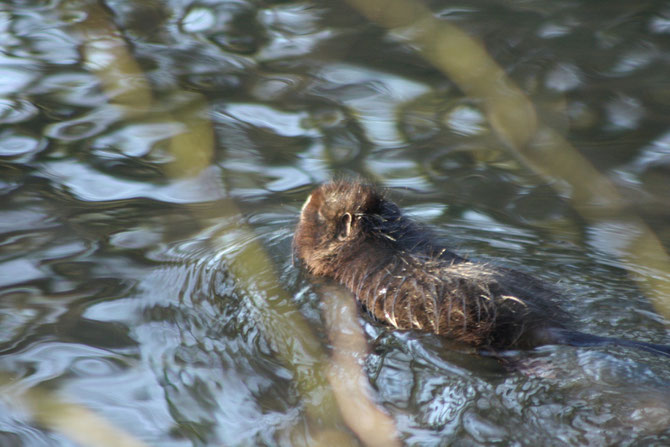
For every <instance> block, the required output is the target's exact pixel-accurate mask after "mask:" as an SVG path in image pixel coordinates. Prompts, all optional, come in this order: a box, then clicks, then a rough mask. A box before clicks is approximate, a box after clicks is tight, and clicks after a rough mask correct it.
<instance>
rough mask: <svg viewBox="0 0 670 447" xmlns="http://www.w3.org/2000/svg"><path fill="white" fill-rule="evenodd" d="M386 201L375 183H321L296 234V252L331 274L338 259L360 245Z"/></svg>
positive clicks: (321, 271)
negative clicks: (373, 185) (374, 185)
mask: <svg viewBox="0 0 670 447" xmlns="http://www.w3.org/2000/svg"><path fill="white" fill-rule="evenodd" d="M387 203H389V202H386V201H385V200H384V199H383V197H382V195H381V194H380V193H379V192H377V191H376V190H375V189H374V188H373V187H372V186H370V185H367V184H365V183H361V182H358V181H343V180H341V181H333V182H330V183H326V184H324V185H321V186H320V187H318V188H317V189H315V190H314V191H313V192H312V194H310V196H309V197H308V198H307V200H306V201H305V203H304V205H303V206H302V210H301V212H300V222H299V223H298V227H297V229H296V232H295V235H294V238H293V250H294V254H295V255H297V256H298V258H299V259H300V260H301V261H302V262H304V263H305V265H306V266H307V268H308V269H309V270H310V271H311V272H312V273H314V274H317V275H329V274H331V273H332V270H333V269H334V268H335V267H336V264H337V263H338V262H342V261H343V260H344V259H345V258H346V257H347V255H348V254H349V253H352V252H355V251H356V250H358V249H360V244H362V243H363V242H364V241H365V240H366V238H368V237H369V233H370V230H371V226H370V223H371V222H372V221H374V220H379V219H380V218H381V217H380V216H381V214H382V213H383V211H384V208H385V206H386V204H387Z"/></svg>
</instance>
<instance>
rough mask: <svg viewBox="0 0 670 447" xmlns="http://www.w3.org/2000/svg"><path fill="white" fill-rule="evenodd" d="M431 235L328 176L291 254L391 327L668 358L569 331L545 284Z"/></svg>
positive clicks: (487, 344) (373, 195) (483, 342)
mask: <svg viewBox="0 0 670 447" xmlns="http://www.w3.org/2000/svg"><path fill="white" fill-rule="evenodd" d="M434 240H435V238H434V237H433V236H432V235H431V234H430V232H429V231H428V230H427V229H426V228H424V227H422V226H420V225H418V224H416V223H414V222H413V221H412V220H411V219H409V218H407V217H405V216H404V215H403V214H402V212H401V211H400V209H399V208H398V206H397V205H396V204H395V203H393V202H391V201H390V200H388V199H386V198H385V197H384V196H383V194H381V193H380V192H378V191H377V190H376V189H375V188H374V187H373V186H371V185H368V184H365V183H362V182H358V181H333V182H331V183H327V184H324V185H322V186H320V187H319V188H317V189H316V190H314V191H313V192H312V194H311V195H310V196H309V197H308V198H307V200H306V201H305V204H304V205H303V207H302V211H301V214H300V222H299V224H298V227H297V229H296V231H295V235H294V238H293V251H294V254H295V256H296V257H297V258H298V259H299V260H300V261H301V262H302V263H303V264H304V265H305V266H306V268H307V270H308V271H309V272H311V273H312V274H314V275H317V276H323V277H328V278H332V279H334V280H336V281H337V282H339V283H341V284H342V285H344V286H345V287H347V288H348V289H349V290H350V291H351V292H352V293H353V294H354V296H355V297H356V299H357V300H358V302H359V303H360V304H361V305H362V307H363V308H364V309H365V310H366V311H367V312H368V313H369V314H370V315H371V316H372V317H373V318H374V319H376V320H378V321H380V322H382V323H385V324H387V325H390V326H392V327H394V328H397V329H402V330H419V331H426V332H433V333H435V334H439V335H442V336H444V337H447V338H449V339H453V340H457V341H461V342H465V343H468V344H470V345H473V346H475V347H477V348H482V349H487V350H493V351H497V350H500V349H510V348H520V349H528V348H532V347H535V346H538V345H545V344H567V345H573V346H594V345H605V344H618V345H623V346H632V347H637V348H640V349H644V350H646V351H650V352H654V353H657V354H662V355H667V356H670V346H663V345H656V344H651V343H644V342H637V341H628V340H619V339H613V338H607V337H599V336H595V335H590V334H585V333H581V332H577V331H574V330H572V329H571V328H570V318H569V316H568V315H567V314H566V313H565V312H564V311H563V310H561V307H560V305H559V303H558V299H559V296H558V294H557V293H556V292H555V291H554V290H553V289H552V288H551V287H549V286H548V285H546V284H545V283H544V282H542V281H540V280H538V279H535V278H533V277H532V276H530V275H528V274H525V273H521V272H518V271H515V270H512V269H508V268H504V267H498V266H495V265H492V264H489V263H477V262H472V261H469V260H468V259H465V258H462V257H460V256H458V255H457V254H455V253H453V252H451V251H450V250H448V249H447V248H446V247H443V246H442V245H440V244H438V243H436V242H434Z"/></svg>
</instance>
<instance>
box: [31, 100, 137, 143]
mask: <svg viewBox="0 0 670 447" xmlns="http://www.w3.org/2000/svg"><path fill="white" fill-rule="evenodd" d="M123 116H124V111H123V109H122V108H120V107H117V106H113V105H106V106H105V107H103V108H100V109H97V110H94V111H93V112H91V113H87V114H85V115H84V116H80V117H79V118H75V119H72V120H68V121H61V122H59V123H55V124H51V125H49V126H47V128H46V129H45V132H44V133H45V134H46V135H47V136H49V137H51V138H54V139H56V140H61V141H77V140H83V139H86V138H90V137H92V136H94V135H98V134H100V133H102V132H103V131H105V130H106V129H107V128H108V127H109V126H110V125H111V124H112V123H114V122H116V121H118V120H120V119H121V118H122V117H123Z"/></svg>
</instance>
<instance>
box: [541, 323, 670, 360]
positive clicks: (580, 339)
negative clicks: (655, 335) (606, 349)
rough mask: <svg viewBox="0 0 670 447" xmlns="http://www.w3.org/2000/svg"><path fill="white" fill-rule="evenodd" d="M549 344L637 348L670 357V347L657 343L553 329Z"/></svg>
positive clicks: (549, 330)
mask: <svg viewBox="0 0 670 447" xmlns="http://www.w3.org/2000/svg"><path fill="white" fill-rule="evenodd" d="M547 331H548V332H549V334H546V335H549V337H547V338H548V340H547V342H548V343H547V344H551V343H552V342H553V343H556V344H562V345H568V346H576V347H585V346H624V347H626V348H635V349H640V350H642V351H646V352H651V353H652V354H656V355H662V356H665V357H670V346H669V345H659V344H656V343H647V342H644V341H635V340H626V339H623V338H613V337H601V336H599V335H592V334H587V333H584V332H577V331H570V330H567V329H559V328H551V329H548V330H547Z"/></svg>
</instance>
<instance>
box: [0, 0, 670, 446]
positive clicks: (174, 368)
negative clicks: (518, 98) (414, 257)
mask: <svg viewBox="0 0 670 447" xmlns="http://www.w3.org/2000/svg"><path fill="white" fill-rule="evenodd" d="M430 7H431V9H432V11H433V12H434V15H435V17H438V18H439V19H440V20H442V21H444V22H445V23H450V24H453V25H456V26H458V27H460V28H461V29H462V30H464V31H466V32H467V33H469V34H470V35H472V36H475V37H477V38H479V39H481V40H482V41H483V42H484V44H485V46H486V49H487V51H488V54H489V55H490V56H491V57H492V58H494V59H495V60H496V61H497V62H498V63H499V64H500V65H501V66H502V67H503V68H504V70H505V71H506V73H507V74H508V75H509V76H510V77H511V78H512V79H513V80H514V81H515V82H516V83H517V84H518V85H519V86H520V88H521V89H522V91H523V92H524V93H525V94H527V95H528V96H529V97H530V98H531V99H532V101H533V102H534V103H535V104H536V107H537V110H538V113H539V117H540V119H541V120H542V121H543V122H544V123H546V124H547V125H549V126H551V127H553V128H554V129H556V130H558V131H559V132H560V133H561V134H562V135H563V136H564V137H565V138H566V140H568V141H569V142H570V143H571V144H572V145H573V146H575V147H576V148H577V149H578V150H579V151H580V152H581V153H582V154H583V155H584V156H585V158H586V160H588V162H590V163H593V165H594V166H595V167H596V168H597V169H598V170H599V171H600V172H601V173H603V174H604V175H605V176H606V177H607V178H609V179H610V180H611V181H612V182H614V184H616V185H617V188H618V190H619V193H620V194H621V195H622V197H624V199H625V201H626V203H627V204H628V205H629V206H630V207H631V208H629V210H628V212H629V213H635V214H638V215H639V216H641V217H642V218H643V219H644V221H645V222H646V223H647V224H648V225H649V227H650V228H651V229H652V230H653V231H654V232H655V233H656V235H657V236H658V238H659V240H660V241H661V243H662V244H665V246H666V247H667V246H668V245H670V225H668V222H670V201H669V199H668V197H669V196H670V58H669V57H668V55H669V54H670V6H669V5H668V3H667V2H663V1H639V2H630V1H607V2H604V1H586V0H585V1H552V2H546V1H510V2H496V1H468V2H459V3H453V2H432V3H431V4H430ZM334 175H358V176H362V177H364V178H368V179H371V180H373V181H376V182H378V183H379V184H381V185H383V186H386V187H389V188H391V189H392V191H393V194H394V197H395V198H396V199H397V200H398V201H399V202H400V203H401V205H402V206H403V207H405V208H406V209H407V211H408V213H409V214H411V215H412V216H414V217H416V218H417V219H420V220H422V221H424V222H428V223H430V224H431V225H434V226H435V227H436V228H437V231H438V233H439V234H440V236H441V237H444V238H445V239H447V240H449V241H450V242H451V243H453V244H454V246H455V247H456V248H457V249H458V250H459V251H460V252H462V253H463V254H465V255H467V256H471V257H475V258H480V259H498V260H499V262H504V263H505V264H509V265H511V266H513V267H518V268H521V269H524V270H526V271H529V272H531V273H533V274H535V275H538V276H541V277H543V278H544V279H546V280H547V281H549V282H554V283H558V285H559V287H560V288H562V289H563V290H564V291H565V295H566V305H565V307H566V309H567V310H568V311H570V312H571V313H573V314H574V315H575V316H576V319H577V322H578V324H579V325H580V326H581V327H583V328H584V330H587V331H589V332H592V333H597V334H601V335H610V336H618V337H624V338H630V339H640V340H645V341H656V342H660V343H666V344H667V343H670V334H669V332H668V329H669V328H670V325H669V322H668V321H667V320H665V319H664V318H663V317H662V316H659V315H658V314H657V313H656V312H655V311H654V308H653V306H652V305H651V304H650V300H649V299H648V298H649V297H648V296H646V294H645V293H643V290H641V289H639V288H638V287H637V285H636V283H635V282H634V281H633V280H632V279H631V277H630V276H628V275H627V272H628V271H640V270H643V269H645V268H646V267H647V266H644V265H639V264H636V263H635V261H633V260H628V261H627V260H626V257H625V256H623V257H622V256H620V254H621V252H622V246H623V245H625V243H626V241H628V240H629V238H630V237H631V232H630V229H631V227H630V226H628V225H627V224H626V220H625V219H623V218H621V216H615V217H611V218H608V219H601V220H598V221H593V220H590V219H585V218H583V217H582V216H581V215H580V214H579V213H578V212H576V211H574V209H573V207H572V206H571V193H570V191H565V190H562V189H560V188H559V189H556V188H554V187H553V186H555V185H554V184H555V183H556V182H558V180H556V179H548V178H546V177H542V176H540V175H539V174H537V173H536V172H535V171H534V170H533V169H531V168H530V167H528V166H527V165H525V164H524V163H522V162H520V161H519V159H518V158H517V157H515V156H514V155H512V153H511V152H510V151H509V150H506V149H505V145H504V144H503V143H501V141H500V139H499V138H498V137H497V135H496V133H495V132H494V130H493V129H492V128H491V126H490V125H489V123H488V121H487V119H486V115H485V113H484V111H483V109H482V104H481V102H480V101H479V100H477V99H475V98H472V97H469V96H466V95H465V94H464V93H463V91H462V90H461V89H460V88H458V86H457V85H456V84H454V83H453V82H452V81H451V80H450V79H448V78H447V77H446V76H445V75H444V74H443V73H441V72H440V71H438V70H437V69H435V68H434V66H433V65H431V64H430V63H429V62H427V61H426V60H425V59H423V58H421V57H420V56H419V55H418V54H417V52H416V51H415V49H414V48H413V46H412V45H411V43H408V42H407V41H405V40H403V39H400V38H399V37H398V33H395V32H389V31H388V30H386V29H384V28H383V27H381V26H379V25H375V24H372V23H371V22H369V21H368V20H367V19H366V18H365V17H363V16H362V15H360V14H359V13H357V12H356V11H355V10H354V9H352V8H350V7H348V6H347V5H346V4H344V3H340V2H314V3H312V2H252V1H202V2H186V1H175V0H169V1H161V2H158V1H147V2H133V1H128V0H125V1H123V0H119V1H107V2H93V1H83V0H82V1H58V0H53V1H16V2H14V1H9V2H3V3H2V5H0V192H1V199H0V203H1V205H0V231H1V233H0V374H1V376H0V377H1V380H2V382H1V383H0V387H2V388H3V391H2V396H3V397H0V445H2V446H5V445H7V446H19V445H25V446H43V445H78V444H77V441H76V438H75V437H73V435H72V434H71V432H68V431H67V430H63V429H58V428H57V427H55V426H54V424H53V422H49V419H48V418H47V419H44V418H42V419H41V418H40V416H39V411H40V410H39V407H40V403H39V402H38V404H37V407H38V408H37V410H35V409H34V408H33V409H30V408H29V406H28V405H26V403H25V402H24V400H25V398H24V397H21V396H22V395H25V394H26V393H29V392H30V390H47V391H45V392H48V393H49V395H51V396H56V398H57V399H60V400H61V401H63V402H67V403H72V404H77V405H78V406H81V407H83V408H86V409H89V410H91V411H92V412H93V413H94V414H97V415H98V416H100V417H102V418H103V419H104V420H105V421H108V423H110V424H112V425H113V426H115V427H120V428H122V429H123V430H124V431H126V432H128V433H129V434H130V435H132V437H134V438H135V439H137V440H139V441H142V442H145V443H146V444H148V445H157V446H158V445H160V446H169V445H174V446H186V445H244V446H246V445H303V444H313V443H314V442H315V441H314V438H313V437H312V436H313V433H314V431H315V430H317V429H316V428H314V427H313V426H311V425H309V424H307V423H305V422H304V421H305V420H307V416H306V412H307V411H306V410H305V407H306V404H305V400H306V397H305V395H304V386H301V385H299V383H301V380H302V379H300V378H301V377H303V378H304V377H310V374H311V373H310V371H311V368H312V367H314V368H316V366H315V365H316V364H314V363H312V362H314V361H315V360H314V359H315V357H314V356H311V357H310V356H305V357H300V356H299V354H296V352H297V351H300V349H298V348H299V347H300V346H317V347H318V346H320V345H323V347H321V348H315V349H317V351H318V350H319V349H321V350H322V351H319V352H323V349H327V348H328V342H327V336H326V334H325V331H324V329H323V321H322V316H321V312H320V307H319V302H320V294H319V291H318V289H316V288H314V287H313V285H312V282H311V281H310V279H309V278H306V277H304V276H301V275H299V274H298V272H297V271H296V269H295V268H293V267H292V265H291V256H290V243H291V234H292V228H293V226H294V225H295V222H296V217H297V214H298V213H299V210H300V206H301V204H302V201H303V200H304V199H305V197H306V196H307V194H308V191H309V190H310V189H311V188H312V187H313V186H315V185H316V184H319V183H320V182H322V181H325V180H327V179H329V178H331V177H332V176H334ZM664 274H665V276H664ZM656 275H657V276H658V278H659V280H661V281H667V278H668V276H667V275H668V272H665V273H664V272H657V273H656ZM666 298H667V297H666ZM277 322H278V323H279V324H277ZM296 322H299V324H298V323H296ZM361 322H362V323H363V325H364V330H365V332H366V334H367V336H368V340H369V342H370V346H371V348H370V353H369V355H367V356H364V355H362V356H360V361H361V363H362V364H363V365H364V367H365V371H366V373H367V376H368V379H369V381H370V383H371V385H372V388H373V391H374V398H375V400H376V402H378V403H379V405H380V406H381V407H382V408H383V409H384V410H385V411H386V412H387V413H388V414H390V416H391V419H392V420H393V422H394V424H395V426H396V427H397V429H398V431H399V433H400V436H401V439H402V440H403V441H404V442H405V443H406V444H407V445H422V446H423V445H425V446H431V445H463V446H466V445H529V446H530V445H561V446H562V445H598V446H599V445H612V444H616V445H640V446H641V445H645V446H646V445H659V446H660V445H669V444H670V391H669V390H670V386H668V385H669V381H670V369H669V368H670V362H669V361H668V359H663V358H659V357H655V356H653V355H651V354H646V353H643V352H635V351H631V350H624V349H615V348H608V349H574V348H567V347H546V348H543V349H540V350H538V351H537V352H534V353H532V354H526V355H522V356H521V357H522V359H523V361H524V362H525V365H526V367H525V368H524V371H525V372H523V373H519V372H512V373H510V372H508V371H505V370H504V369H502V368H501V367H499V366H498V365H497V364H496V362H495V361H492V360H491V359H486V358H482V357H479V356H475V355H472V354H469V353H462V352H458V351H450V350H448V349H445V347H444V346H443V344H442V342H441V341H440V340H437V339H435V338H434V337H430V336H420V335H417V334H394V333H388V332H385V331H384V330H383V328H380V327H378V326H376V325H374V324H371V323H370V322H367V321H365V320H361ZM300 324H304V325H305V327H306V328H308V333H309V334H311V337H312V338H311V339H309V337H308V339H306V340H304V339H301V338H300V336H298V335H296V334H297V331H302V330H303V329H304V328H303V329H300V328H302V326H300ZM304 333H305V332H300V334H304ZM296 340H303V341H302V342H297V341H296ZM300 343H303V344H302V345H301V344H300ZM286 346H290V347H291V349H286ZM287 352H288V353H289V354H287ZM316 359H317V360H318V361H321V360H320V359H319V358H318V356H317V357H316ZM315 380H316V379H315ZM303 382H304V381H303ZM317 425H318V424H317ZM336 425H337V428H338V429H339V430H342V431H345V432H346V430H347V429H346V428H345V427H344V426H343V425H342V424H336ZM96 445H103V444H96Z"/></svg>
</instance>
